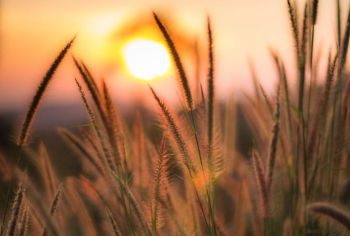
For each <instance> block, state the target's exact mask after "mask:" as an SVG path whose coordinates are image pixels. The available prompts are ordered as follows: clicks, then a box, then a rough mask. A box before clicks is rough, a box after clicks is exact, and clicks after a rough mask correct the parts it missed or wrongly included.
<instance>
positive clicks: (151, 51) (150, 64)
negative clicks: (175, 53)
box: [122, 39, 171, 80]
mask: <svg viewBox="0 0 350 236" xmlns="http://www.w3.org/2000/svg"><path fill="white" fill-rule="evenodd" d="M122 56H123V60H124V63H125V66H126V69H127V70H128V72H129V73H130V74H131V75H132V76H134V77H136V78H138V79H142V80H152V79H155V78H158V77H160V76H162V75H165V74H166V73H167V72H168V71H169V70H170V64H171V62H170V56H169V54H168V51H167V49H166V47H165V46H164V45H163V44H162V43H160V42H157V41H154V40H150V39H134V40H132V41H130V42H128V43H126V44H125V46H124V48H123V49H122Z"/></svg>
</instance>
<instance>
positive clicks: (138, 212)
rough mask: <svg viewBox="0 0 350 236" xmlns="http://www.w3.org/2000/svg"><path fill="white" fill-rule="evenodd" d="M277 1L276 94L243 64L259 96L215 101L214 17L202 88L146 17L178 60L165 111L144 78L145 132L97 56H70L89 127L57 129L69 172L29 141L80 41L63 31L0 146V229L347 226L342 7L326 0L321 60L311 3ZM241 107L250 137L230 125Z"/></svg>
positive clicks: (284, 231)
mask: <svg viewBox="0 0 350 236" xmlns="http://www.w3.org/2000/svg"><path fill="white" fill-rule="evenodd" d="M285 2H286V12H288V16H289V21H290V37H291V38H292V39H293V45H291V46H293V49H294V56H295V63H294V64H295V65H296V66H295V68H286V63H285V61H286V58H282V57H281V56H280V53H279V51H278V49H277V48H274V49H272V48H271V49H270V52H271V60H272V61H273V62H274V65H275V71H276V73H277V75H278V81H277V84H276V86H275V90H274V91H273V93H272V94H269V93H267V92H266V91H265V90H264V88H263V87H262V85H261V84H260V82H259V74H257V73H256V72H255V70H254V65H253V62H252V63H251V69H252V73H251V74H252V79H253V84H254V89H255V93H254V94H253V95H245V96H244V98H242V99H241V101H240V102H239V103H238V102H236V101H234V99H228V100H227V101H219V100H218V99H217V96H216V95H217V93H218V91H216V80H217V79H216V76H215V74H216V60H215V33H214V32H215V27H212V25H211V21H210V18H209V17H208V20H207V25H206V29H207V38H206V39H203V40H206V45H207V52H205V53H206V54H207V58H206V59H205V60H206V61H207V64H208V68H207V73H206V76H207V77H206V78H205V80H203V81H205V83H203V84H202V85H201V87H200V91H199V93H198V92H194V89H193V88H191V85H192V84H193V83H191V81H189V78H190V77H191V78H192V76H188V74H187V73H188V71H189V69H188V68H187V67H186V65H185V64H183V60H182V57H181V51H178V50H177V46H176V42H174V41H173V39H172V36H171V34H170V33H169V31H168V28H167V26H166V25H165V24H164V23H163V21H162V19H161V18H160V17H158V16H157V14H155V13H154V21H155V27H158V30H159V31H160V32H161V34H162V36H163V37H164V39H165V41H166V44H167V47H168V49H169V52H170V54H171V57H172V62H173V64H174V66H175V68H176V73H177V82H178V90H179V91H180V96H179V98H178V99H179V103H180V104H182V107H181V108H180V109H178V108H175V107H172V106H171V105H169V104H168V103H167V101H165V100H164V99H163V98H162V97H160V96H159V95H158V92H157V91H156V90H155V89H153V88H152V87H151V86H149V97H151V98H152V99H153V102H154V104H155V105H156V106H157V108H158V113H155V114H152V115H151V116H153V117H156V121H152V122H153V123H154V124H153V125H152V126H151V128H150V127H149V126H148V125H146V124H145V122H146V120H148V119H149V118H147V119H146V117H145V116H146V115H145V114H144V113H142V112H138V113H137V115H135V117H133V118H132V119H131V120H126V118H125V117H124V116H123V113H122V112H120V110H119V109H118V107H117V106H115V105H114V103H113V99H112V97H113V96H112V95H111V94H110V92H109V88H108V86H107V84H106V83H105V82H104V81H102V83H99V81H98V80H96V79H95V77H94V68H93V66H88V65H86V64H85V63H84V61H83V60H82V59H78V58H75V57H74V56H73V60H72V63H73V64H74V66H75V68H76V72H77V73H79V75H80V76H79V77H77V78H76V79H75V81H74V80H72V83H75V84H76V87H77V90H78V91H79V93H80V95H81V100H82V103H83V104H84V106H85V108H86V116H87V117H88V120H89V124H88V125H86V126H81V127H78V128H74V129H69V130H68V129H64V128H58V133H59V134H60V136H61V138H62V139H63V140H64V141H65V143H66V144H67V145H66V147H65V148H67V149H72V150H73V151H74V152H76V154H77V156H78V157H79V159H78V163H79V165H80V166H81V171H80V172H79V173H78V174H76V175H75V176H74V177H73V176H72V177H67V178H60V177H59V176H57V174H56V172H57V170H56V167H55V166H54V165H53V164H52V159H51V158H50V156H49V155H48V151H47V149H46V147H45V145H44V144H43V143H41V144H39V145H31V144H30V140H31V128H32V126H33V123H34V122H35V118H36V114H37V112H38V109H40V103H41V101H42V100H43V96H44V94H45V92H46V90H47V86H48V84H49V83H50V81H51V79H52V77H53V76H54V74H55V72H56V70H59V67H60V64H61V62H62V61H63V60H67V59H68V57H69V52H70V49H71V48H72V47H74V45H75V42H74V41H75V38H73V39H72V40H71V41H69V42H68V43H67V44H66V46H65V47H64V48H63V49H62V50H61V51H60V52H59V54H58V55H57V57H56V59H55V60H54V62H53V63H52V64H51V66H50V68H49V69H48V70H47V73H46V75H45V76H44V77H43V79H42V81H41V83H40V84H39V85H38V87H37V90H36V93H35V96H34V97H33V98H32V101H31V103H30V105H29V108H28V110H27V113H26V114H25V116H24V119H23V123H22V126H21V127H19V129H18V134H17V140H16V145H15V146H16V147H15V150H13V153H14V154H13V155H12V156H5V155H1V154H0V164H1V165H0V174H1V175H0V176H1V177H2V181H3V182H6V183H8V185H7V188H6V189H5V190H3V192H2V193H1V194H2V195H4V196H5V197H4V199H5V201H2V202H1V203H0V205H1V209H2V212H1V233H0V235H9V236H10V235H286V236H287V235H349V234H350V172H349V170H350V77H349V72H348V71H347V65H348V64H347V57H348V46H349V38H350V11H349V9H345V8H346V7H342V6H341V4H340V1H339V0H337V1H334V4H335V5H336V9H337V14H336V21H335V22H336V26H335V28H336V29H337V32H336V36H335V37H334V38H336V42H334V45H336V46H335V47H334V48H333V49H330V50H329V51H326V53H325V54H324V55H327V61H328V63H327V65H325V66H324V68H323V67H322V68H321V65H320V63H319V62H320V58H319V57H320V54H319V53H318V52H319V50H320V48H318V47H316V46H315V43H314V41H315V30H316V25H317V24H318V19H317V18H318V0H311V1H306V4H305V5H304V6H303V7H302V8H301V7H300V6H299V8H298V7H296V5H295V3H294V1H292V0H286V1H285ZM301 9H302V10H301ZM343 13H346V16H347V18H346V19H345V20H343V18H342V17H341V15H342V14H343ZM317 26H318V27H322V26H319V25H317ZM78 37H79V36H78ZM323 50H324V49H323ZM322 55H323V54H322ZM203 60H204V59H203ZM288 71H295V75H296V76H295V77H296V78H293V77H292V76H289V74H288V73H287V72H288ZM320 71H322V72H324V73H320ZM293 81H294V82H295V81H296V83H293ZM294 84H295V86H294ZM33 86H34V85H33ZM145 86H146V85H145ZM238 114H240V115H241V116H243V119H244V121H245V123H246V126H247V127H245V129H247V130H250V132H249V135H248V134H242V132H239V131H238V130H239V129H242V124H241V123H239V122H238V121H237V119H238V118H237V117H238ZM62 115H64V114H62ZM243 136H244V137H243ZM246 136H248V138H247V137H246ZM243 139H245V140H246V139H249V140H248V141H246V142H244V145H246V146H247V149H248V152H244V151H242V148H241V147H240V145H238V144H239V143H241V144H242V142H243V141H242V140H243Z"/></svg>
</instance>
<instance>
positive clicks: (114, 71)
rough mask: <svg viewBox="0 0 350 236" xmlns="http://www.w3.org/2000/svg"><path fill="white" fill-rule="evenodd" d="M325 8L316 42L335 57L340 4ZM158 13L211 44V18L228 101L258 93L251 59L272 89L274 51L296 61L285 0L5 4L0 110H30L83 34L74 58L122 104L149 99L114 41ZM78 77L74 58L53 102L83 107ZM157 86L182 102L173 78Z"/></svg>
mask: <svg viewBox="0 0 350 236" xmlns="http://www.w3.org/2000/svg"><path fill="white" fill-rule="evenodd" d="M348 3H349V0H344V1H343V5H344V6H347V5H348ZM320 4H321V6H320V7H321V10H320V15H319V16H320V17H319V19H320V21H319V23H318V26H317V30H318V34H317V36H316V43H317V44H319V42H322V45H323V47H322V48H323V49H324V51H327V50H329V48H330V47H331V46H334V45H332V44H331V42H333V41H334V37H335V29H334V27H333V26H334V22H335V18H334V12H335V10H334V7H333V1H330V0H320ZM300 5H301V4H300ZM344 9H346V8H345V7H344ZM344 9H343V10H344ZM152 10H155V11H157V12H163V10H164V12H166V13H165V14H168V15H169V16H170V17H171V19H172V20H173V21H174V22H175V25H176V26H177V31H179V32H180V33H181V34H183V36H184V37H186V38H194V37H199V38H200V40H202V42H201V43H202V44H204V45H205V39H206V38H205V20H206V14H207V13H208V14H209V15H210V16H211V19H212V25H213V28H214V37H215V50H216V53H215V54H216V65H217V70H216V72H217V78H218V88H217V89H218V94H219V96H221V97H225V96H228V95H229V94H231V93H233V92H234V91H235V92H237V91H238V90H240V89H244V90H245V91H249V90H250V86H251V84H250V74H249V70H248V65H247V60H248V57H251V58H253V59H254V61H255V62H256V64H257V65H256V66H257V69H258V72H259V74H260V79H261V80H262V81H263V85H264V87H266V88H267V89H271V88H272V87H273V86H274V80H275V74H274V68H273V66H272V63H271V60H270V58H269V55H268V47H269V46H272V47H273V48H275V49H277V50H278V51H279V52H280V53H281V54H282V55H283V57H284V58H285V60H286V62H287V64H288V65H291V64H292V63H293V57H292V47H291V39H290V33H289V28H288V26H289V23H288V18H287V14H286V5H285V1H283V0H216V1H209V0H207V1H203V0H192V1H188V0H176V1H170V0H169V1H162V0H158V1H155V0H154V1H149V0H133V1H131V0H128V1H118V0H117V1H116V0H113V1H112V0H109V1H107V0H105V1H97V0H95V1H92V0H90V1H83V0H75V1H71V0H60V1H53V0H48V1H42V0H31V1H28V0H2V1H1V42H0V43H1V51H0V53H1V57H0V110H4V109H9V108H12V107H19V108H22V107H23V106H26V105H27V104H28V100H29V99H30V97H31V96H32V95H33V93H34V91H35V86H36V85H38V83H39V81H40V79H41V78H42V76H43V75H44V74H45V71H46V69H47V68H48V66H49V65H50V63H51V61H52V60H53V58H54V57H55V55H56V54H57V53H58V51H59V50H60V48H61V47H63V46H64V44H65V43H66V42H67V41H68V40H69V39H70V38H71V37H72V36H73V35H75V34H78V39H77V41H76V42H75V45H74V49H73V51H72V52H73V53H74V54H75V55H77V56H78V57H80V58H82V59H84V60H85V61H86V62H87V63H88V64H89V65H90V66H91V68H92V69H93V71H94V72H95V75H96V76H97V77H99V78H102V77H103V78H105V79H106V81H107V83H108V84H109V85H110V87H111V90H112V91H113V94H115V96H116V97H117V98H118V99H119V100H121V101H123V102H126V103H128V102H131V103H132V102H133V100H134V99H135V94H136V97H137V98H138V99H140V100H142V99H143V98H144V97H145V96H148V95H149V94H148V91H147V90H146V91H145V88H146V87H147V86H146V84H145V83H141V82H139V81H137V80H135V79H131V78H126V76H125V75H124V74H123V73H122V71H121V70H120V68H119V67H118V66H117V63H116V62H115V61H114V59H115V58H116V57H115V55H114V51H113V50H114V49H116V48H118V45H117V44H118V41H113V40H111V37H110V35H111V33H112V32H116V31H117V30H118V29H120V28H121V27H126V23H125V22H131V21H132V19H133V17H140V16H144V15H145V16H146V17H148V16H151V11H152ZM170 14H171V15H170ZM174 27H175V26H174ZM154 28H155V30H156V26H155V25H154ZM114 44H115V45H114ZM203 55H204V56H205V55H206V54H205V52H204V53H203ZM288 73H289V74H293V71H288ZM204 75H205V71H204V72H203V76H204ZM75 76H78V74H77V72H76V70H74V68H73V66H72V62H71V58H70V56H69V57H67V58H66V59H65V61H64V64H63V66H62V67H60V68H59V72H58V73H57V75H56V76H55V78H54V80H53V82H52V84H51V85H50V87H49V90H48V93H47V95H46V98H45V103H75V102H77V100H78V99H79V95H78V93H77V89H76V87H75V85H74V83H73V78H74V77H75ZM152 84H153V85H154V86H155V87H156V89H158V90H159V92H160V93H161V94H162V95H163V96H166V97H167V99H169V100H175V97H176V94H177V91H176V89H174V86H173V85H174V79H173V78H172V77H171V78H167V79H164V80H157V81H154V82H152ZM145 94H146V95H145ZM236 94H237V93H236Z"/></svg>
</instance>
